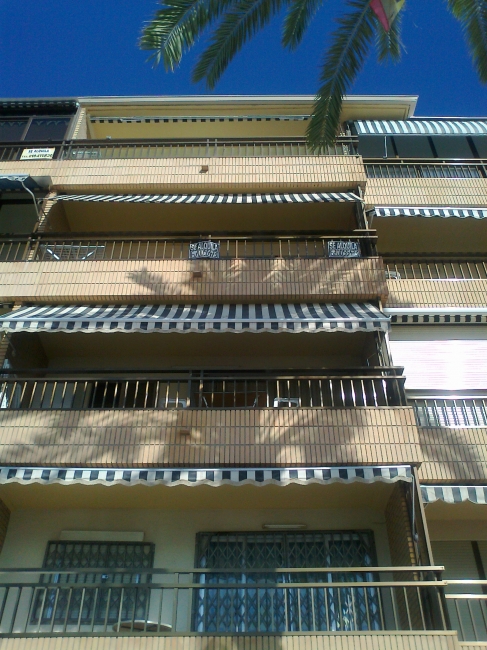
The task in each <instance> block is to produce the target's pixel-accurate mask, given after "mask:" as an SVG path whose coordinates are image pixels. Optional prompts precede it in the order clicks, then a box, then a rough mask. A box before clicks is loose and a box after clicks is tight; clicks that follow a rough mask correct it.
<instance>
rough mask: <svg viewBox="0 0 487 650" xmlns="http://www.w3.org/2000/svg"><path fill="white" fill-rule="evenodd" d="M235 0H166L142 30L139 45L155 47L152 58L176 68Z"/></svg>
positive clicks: (150, 48)
mask: <svg viewBox="0 0 487 650" xmlns="http://www.w3.org/2000/svg"><path fill="white" fill-rule="evenodd" d="M231 2H233V0H165V1H164V3H163V7H162V9H160V10H159V11H157V12H156V14H155V16H154V18H153V19H152V20H151V21H150V22H149V23H147V25H146V26H145V27H144V29H143V30H142V36H141V38H140V40H139V47H140V48H141V49H142V50H153V53H152V54H151V55H150V57H149V59H150V60H152V61H153V63H154V65H158V64H159V63H160V62H161V61H162V62H163V63H164V67H165V69H166V70H174V68H176V67H177V66H178V65H179V63H180V62H181V58H182V56H183V54H184V53H185V52H187V51H188V50H189V49H190V48H191V47H192V46H193V45H194V44H195V42H196V40H197V38H198V37H199V36H200V34H201V33H202V32H203V30H204V29H205V28H206V27H207V26H208V25H209V24H210V23H211V22H213V21H214V20H215V19H217V18H218V17H219V16H220V15H221V14H222V13H223V11H224V10H225V8H226V7H227V6H228V5H229V4H231Z"/></svg>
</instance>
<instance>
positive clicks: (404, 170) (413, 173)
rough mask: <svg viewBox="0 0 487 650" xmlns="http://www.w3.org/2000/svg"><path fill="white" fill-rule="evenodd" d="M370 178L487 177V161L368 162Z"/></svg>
mask: <svg viewBox="0 0 487 650" xmlns="http://www.w3.org/2000/svg"><path fill="white" fill-rule="evenodd" d="M365 173H366V175H367V177H368V178H486V177H487V166H486V161H483V160H482V161H475V162H467V161H461V162H439V161H434V160H433V161H432V160H420V161H407V162H400V161H398V160H394V161H391V162H389V161H388V162H367V163H366V164H365Z"/></svg>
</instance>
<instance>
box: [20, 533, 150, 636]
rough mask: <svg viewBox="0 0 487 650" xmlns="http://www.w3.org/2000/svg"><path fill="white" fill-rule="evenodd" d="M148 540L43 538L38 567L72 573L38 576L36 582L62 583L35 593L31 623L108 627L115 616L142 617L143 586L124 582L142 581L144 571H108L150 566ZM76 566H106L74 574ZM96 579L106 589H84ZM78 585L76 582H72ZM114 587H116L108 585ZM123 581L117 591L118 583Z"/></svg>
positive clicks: (146, 599)
mask: <svg viewBox="0 0 487 650" xmlns="http://www.w3.org/2000/svg"><path fill="white" fill-rule="evenodd" d="M153 557H154V546H153V544H146V543H139V542H49V543H48V545H47V550H46V556H45V558H44V564H43V566H44V568H46V569H59V570H61V569H63V570H66V569H70V570H72V571H73V572H72V573H69V574H66V573H59V574H56V573H54V574H49V575H43V576H41V582H42V583H44V584H45V583H48V584H56V585H65V587H64V586H63V587H62V588H60V589H59V588H56V589H54V588H52V589H49V588H48V587H47V588H41V589H38V590H37V591H36V594H35V600H34V604H33V607H32V614H31V617H30V623H31V624H33V625H34V624H35V625H38V624H44V625H46V624H49V625H50V624H52V623H55V624H60V623H61V624H64V623H67V624H74V625H77V624H78V621H79V623H80V624H89V625H93V624H97V625H103V627H104V628H106V626H107V625H108V626H111V625H113V624H114V623H116V622H117V621H118V620H119V619H120V620H121V621H124V620H132V619H145V617H146V612H147V611H148V602H149V590H148V589H134V588H132V589H131V588H130V587H127V586H125V585H130V584H143V583H144V582H147V581H148V579H149V576H148V575H147V574H138V573H110V569H112V568H113V569H115V568H116V569H150V568H152V565H153ZM76 569H83V570H87V569H106V570H107V572H106V573H104V574H99V573H98V574H96V573H76ZM98 582H101V583H103V584H106V588H103V587H102V588H98V589H86V588H83V585H89V584H93V583H98ZM78 585H80V586H78ZM114 585H120V587H118V588H117V587H114ZM122 585H123V592H122V587H121V586H122Z"/></svg>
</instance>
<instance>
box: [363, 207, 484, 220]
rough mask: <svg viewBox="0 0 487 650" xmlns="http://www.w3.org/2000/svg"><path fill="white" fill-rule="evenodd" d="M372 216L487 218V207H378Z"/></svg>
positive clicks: (371, 212)
mask: <svg viewBox="0 0 487 650" xmlns="http://www.w3.org/2000/svg"><path fill="white" fill-rule="evenodd" d="M368 214H369V215H370V216H371V217H457V218H460V219H466V218H468V217H471V218H473V219H487V208H416V207H394V208H392V207H387V208H386V207H376V208H374V209H373V210H370V211H369V212H368Z"/></svg>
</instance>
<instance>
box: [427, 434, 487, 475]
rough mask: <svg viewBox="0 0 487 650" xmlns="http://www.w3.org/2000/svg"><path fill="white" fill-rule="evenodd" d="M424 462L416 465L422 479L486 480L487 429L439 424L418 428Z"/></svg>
mask: <svg viewBox="0 0 487 650" xmlns="http://www.w3.org/2000/svg"><path fill="white" fill-rule="evenodd" d="M419 432H420V433H419V435H420V441H421V449H422V451H423V455H424V462H423V464H422V465H421V467H420V468H419V477H420V479H421V480H422V481H431V482H433V483H434V482H438V481H440V482H441V481H445V482H452V483H456V484H458V482H459V481H460V482H462V481H481V482H483V483H485V481H486V480H487V429H486V428H480V427H479V428H471V429H453V428H445V429H442V428H441V427H435V428H421V429H420V430H419Z"/></svg>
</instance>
